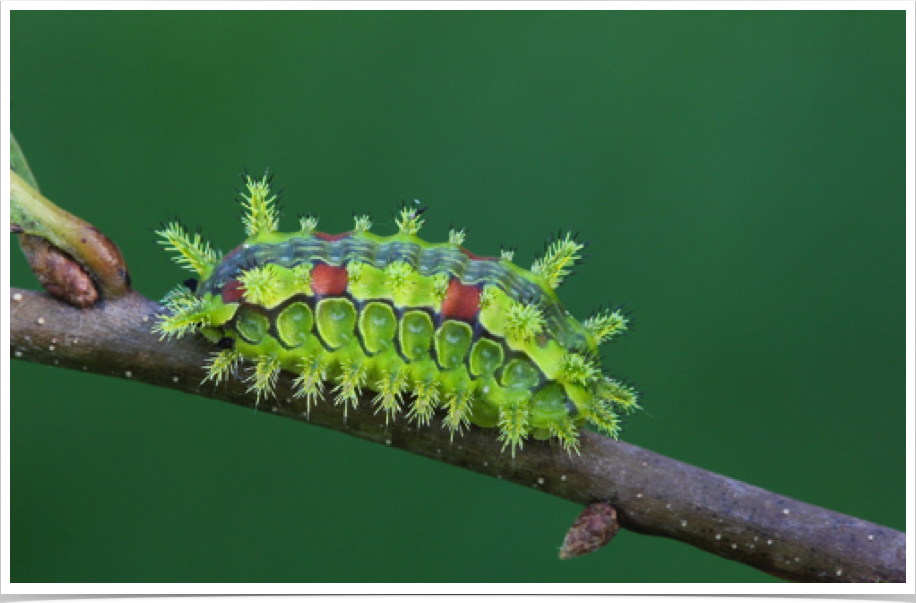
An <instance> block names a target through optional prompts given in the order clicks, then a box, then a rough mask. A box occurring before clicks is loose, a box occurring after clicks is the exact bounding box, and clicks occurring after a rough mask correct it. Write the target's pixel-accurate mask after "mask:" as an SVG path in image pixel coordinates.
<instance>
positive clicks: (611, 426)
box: [155, 176, 639, 455]
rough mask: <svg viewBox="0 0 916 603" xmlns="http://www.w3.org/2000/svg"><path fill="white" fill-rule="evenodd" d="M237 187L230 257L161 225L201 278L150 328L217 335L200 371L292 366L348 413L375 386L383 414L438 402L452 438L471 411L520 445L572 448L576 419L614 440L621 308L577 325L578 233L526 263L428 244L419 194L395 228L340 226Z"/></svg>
mask: <svg viewBox="0 0 916 603" xmlns="http://www.w3.org/2000/svg"><path fill="white" fill-rule="evenodd" d="M245 185H246V189H247V192H246V193H245V194H243V201H242V204H243V207H244V217H243V223H244V225H245V229H246V232H247V234H248V239H246V240H245V241H244V242H243V243H242V244H241V245H240V246H239V247H237V248H236V249H235V250H233V251H232V252H230V253H229V254H227V255H226V256H224V257H223V256H221V255H220V254H219V253H217V252H216V251H214V250H213V249H212V248H211V247H210V245H209V243H206V242H204V241H203V240H202V239H201V237H200V235H199V234H195V235H194V236H191V235H189V234H188V233H187V232H186V231H185V230H184V229H183V228H182V227H181V226H180V225H179V224H178V223H176V222H172V223H169V224H167V225H166V226H165V227H163V229H162V230H161V231H159V232H158V234H159V235H160V237H161V238H162V244H163V245H164V246H165V247H166V248H168V249H169V250H171V251H172V252H174V253H175V254H176V261H177V262H178V263H179V265H182V266H184V267H185V268H187V269H189V270H191V271H192V272H194V273H195V274H196V275H197V277H198V278H197V281H196V284H194V286H193V287H191V286H179V287H176V288H175V289H174V290H173V291H172V292H170V293H169V295H167V296H166V298H165V299H164V300H163V303H164V305H165V306H166V309H167V312H166V313H164V314H162V315H161V316H159V317H158V321H157V324H156V326H155V329H156V330H157V331H158V332H159V333H161V334H162V336H163V337H171V336H175V337H182V336H185V335H188V334H190V333H192V332H199V333H201V334H203V335H204V336H206V337H207V338H208V339H209V340H210V341H212V342H213V343H214V344H216V348H217V351H215V352H214V355H213V357H212V359H211V361H210V363H209V364H208V365H207V369H208V376H207V379H208V380H212V381H214V382H216V383H220V382H221V381H223V380H225V379H228V378H231V377H240V378H243V379H245V380H246V381H247V383H248V385H249V390H250V391H251V392H253V393H254V394H255V395H256V397H257V401H258V402H260V400H262V399H266V398H271V397H273V395H274V388H275V384H276V381H277V378H278V376H279V374H280V372H281V371H288V372H290V373H292V374H294V375H295V376H296V377H295V381H294V384H295V387H296V394H295V395H296V397H297V398H301V399H304V401H305V404H306V408H307V410H308V409H311V407H312V405H313V404H315V403H317V402H318V401H319V400H329V401H331V402H333V403H334V404H336V405H339V406H341V407H342V412H343V415H344V419H346V414H347V409H348V408H356V406H357V404H358V403H359V400H360V395H361V393H362V391H363V390H369V391H372V392H374V393H375V397H374V398H373V400H372V404H373V405H374V406H375V408H376V412H381V413H383V414H384V415H385V418H386V421H394V420H397V418H398V417H399V415H406V418H407V420H410V421H414V422H416V423H417V424H418V425H421V426H425V425H429V424H431V423H432V422H433V418H434V416H435V413H436V411H437V410H440V409H441V410H442V411H443V416H442V418H441V422H442V425H443V426H444V427H445V428H447V429H449V430H450V431H451V432H452V434H453V435H454V433H455V432H459V433H460V432H461V431H462V430H463V429H464V428H466V427H468V425H469V424H474V425H477V426H480V427H485V428H488V427H493V428H497V429H498V431H499V434H498V436H497V437H498V438H499V439H500V440H501V441H502V442H503V447H504V448H505V447H509V448H510V450H511V452H512V454H513V455H514V454H515V450H516V449H517V448H521V447H522V444H523V442H524V440H525V439H526V438H527V437H529V436H531V437H534V438H537V439H548V438H556V439H557V440H559V441H560V443H561V444H562V445H563V446H564V447H565V448H566V449H567V450H569V451H576V452H578V440H579V435H578V434H579V429H580V428H581V427H582V426H583V425H584V424H585V423H587V422H588V423H592V424H593V425H595V426H596V427H598V428H599V429H600V430H601V431H604V432H605V433H607V434H609V435H612V436H614V437H616V436H617V434H618V430H619V416H620V414H621V413H628V412H631V411H633V410H635V409H637V408H638V407H639V406H638V403H637V395H636V392H635V390H634V389H633V388H632V387H630V386H628V385H626V384H624V383H622V382H620V381H618V380H616V379H613V378H611V377H608V376H606V375H605V374H604V373H603V372H602V370H601V364H600V358H599V356H598V346H599V345H600V344H601V343H603V342H605V341H608V340H610V339H612V338H613V337H615V336H616V335H618V334H620V333H622V332H624V331H626V330H627V326H628V319H627V317H626V316H625V315H624V314H622V313H621V312H620V311H619V310H609V311H605V312H598V313H597V314H596V315H594V316H592V317H591V318H589V319H587V320H586V321H585V322H582V323H580V322H579V321H577V320H576V319H575V318H573V317H571V316H570V315H569V313H568V312H567V311H566V310H565V309H564V308H563V306H562V305H561V304H560V302H559V300H558V298H557V296H556V293H555V292H554V290H555V289H556V288H557V287H558V286H559V285H560V284H561V283H562V282H563V279H564V278H565V277H566V276H568V275H569V274H570V268H571V267H572V265H573V264H575V262H576V261H578V260H579V259H580V258H581V256H580V252H581V250H582V249H583V247H584V245H583V244H581V243H578V242H577V241H576V240H575V238H574V237H573V236H572V235H570V234H566V235H561V236H559V237H557V238H556V239H555V240H554V241H553V242H551V243H550V244H549V245H548V247H547V249H546V252H545V254H544V255H543V256H542V257H541V258H539V259H537V260H536V261H535V262H534V265H533V266H532V268H531V270H530V271H529V270H524V269H522V268H520V267H518V266H516V265H515V264H513V263H512V255H513V252H512V251H503V252H502V255H501V256H500V257H478V256H475V255H474V254H472V253H470V252H468V251H467V250H466V249H464V248H463V247H462V246H461V245H462V244H463V243H464V238H465V235H464V232H463V231H460V230H452V231H451V232H450V233H449V240H448V242H445V243H427V242H425V241H423V240H422V239H420V238H419V237H418V236H417V233H418V232H419V231H420V229H421V228H422V226H423V223H424V220H423V217H422V214H423V210H421V209H417V208H415V207H404V208H403V209H402V210H401V212H400V214H399V216H398V217H397V219H396V223H397V226H398V233H396V234H394V235H392V236H379V235H376V234H373V233H371V232H370V231H369V229H370V228H371V221H370V220H369V218H368V217H367V216H358V217H356V219H355V226H354V229H353V230H352V231H350V232H347V233H343V234H341V235H327V234H324V233H321V232H318V230H317V223H318V221H317V218H314V217H311V216H310V217H307V218H303V219H301V220H300V229H299V230H298V231H295V232H290V233H281V232H279V231H278V226H279V213H278V211H277V208H276V197H275V196H273V195H271V192H270V180H269V178H268V177H267V176H265V177H264V178H261V179H253V178H251V177H250V176H246V177H245ZM243 364H247V365H248V368H247V370H245V371H244V372H242V371H241V367H242V365H243Z"/></svg>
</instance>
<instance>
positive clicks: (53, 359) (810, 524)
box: [11, 289, 906, 582]
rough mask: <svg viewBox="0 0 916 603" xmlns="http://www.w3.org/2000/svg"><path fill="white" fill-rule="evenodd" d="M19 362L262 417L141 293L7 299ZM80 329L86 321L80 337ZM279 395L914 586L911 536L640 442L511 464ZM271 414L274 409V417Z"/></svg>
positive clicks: (712, 536) (285, 408)
mask: <svg viewBox="0 0 916 603" xmlns="http://www.w3.org/2000/svg"><path fill="white" fill-rule="evenodd" d="M11 295H12V299H11V322H12V329H11V330H12V335H11V353H12V354H13V356H14V357H16V358H20V359H22V360H28V361H31V362H38V363H42V364H56V365H59V366H62V367H67V368H72V369H76V370H84V371H89V372H94V373H99V374H105V375H111V376H116V377H122V378H128V379H131V380H135V381H141V382H144V383H150V384H153V385H158V386H161V387H168V388H172V389H177V390H181V391H185V392H188V393H193V394H197V395H201V396H206V397H209V398H214V399H219V400H224V401H227V402H231V403H233V404H239V405H242V406H248V407H253V406H255V399H254V396H252V395H249V394H246V392H245V385H244V384H242V383H241V382H239V381H238V380H230V382H229V383H225V384H223V385H220V386H219V387H213V386H212V385H210V384H208V385H207V386H205V387H201V386H200V382H201V380H202V379H203V377H204V375H205V371H204V370H203V368H202V367H203V364H204V361H205V359H206V358H207V357H208V356H209V355H210V353H211V352H212V351H213V350H212V346H210V345H209V344H207V343H206V342H205V341H204V340H202V339H195V338H185V339H182V340H179V341H160V340H159V339H158V338H157V337H156V336H154V335H152V334H151V333H150V327H151V326H152V321H153V318H154V316H155V314H156V313H157V312H160V311H161V308H160V307H159V305H158V304H156V303H154V302H151V301H149V300H147V299H146V298H144V297H142V296H141V295H139V294H138V293H136V292H129V293H128V294H127V295H125V296H124V297H122V298H120V299H113V300H112V299H109V300H103V301H102V302H101V303H99V304H97V305H96V306H94V307H93V308H90V309H88V310H78V309H76V308H73V307H70V306H67V305H65V304H63V303H60V302H58V301H56V300H54V299H52V298H50V297H48V296H47V295H44V294H41V293H35V292H31V291H23V290H16V289H13V290H12V292H11ZM77 325H81V326H80V327H79V330H77ZM277 393H278V399H277V401H275V402H271V403H262V404H261V409H262V410H266V411H270V412H274V413H276V414H278V415H280V416H283V417H287V418H291V419H295V420H299V421H310V422H311V423H313V424H316V425H319V426H322V427H327V428H329V429H334V430H336V431H341V432H345V433H348V434H350V435H354V436H356V437H360V438H363V439H366V440H370V441H373V442H377V443H379V444H383V445H390V446H395V447H397V448H401V449H404V450H408V451H410V452H413V453H415V454H419V455H422V456H426V457H429V458H432V459H436V460H439V461H442V462H445V463H449V464H452V465H458V466H460V467H464V468H466V469H470V470H472V471H476V472H478V473H482V474H485V475H490V476H495V477H500V478H502V479H505V480H510V481H513V482H516V483H518V484H520V485H523V486H526V487H529V488H532V489H536V490H539V491H542V492H546V493H548V494H553V495H554V496H559V497H561V498H565V499H567V500H570V501H573V502H576V503H579V504H582V505H588V504H591V503H593V502H596V501H602V500H607V501H610V503H611V504H613V506H614V507H615V508H616V510H617V512H618V519H619V521H620V525H621V526H622V527H624V528H626V529H629V530H632V531H634V532H639V533H643V534H652V535H656V536H664V537H668V538H673V539H676V540H680V541H682V542H686V543H688V544H692V545H694V546H696V547H698V548H701V549H703V550H705V551H708V552H710V553H713V554H716V555H719V556H721V557H726V558H728V559H733V560H735V561H738V562H740V563H744V564H747V565H749V566H752V567H755V568H757V569H759V570H761V571H764V572H767V573H769V574H772V575H775V576H778V577H780V578H784V579H786V580H792V581H798V582H905V581H906V569H905V565H906V543H905V534H903V533H902V532H898V531H896V530H892V529H890V528H885V527H882V526H879V525H876V524H873V523H869V522H866V521H862V520H860V519H856V518H853V517H849V516H847V515H841V514H839V513H834V512H832V511H829V510H826V509H823V508H820V507H815V506H813V505H809V504H806V503H803V502H799V501H796V500H792V499H789V498H786V497H783V496H779V495H778V494H774V493H772V492H767V491H766V490H763V489H761V488H756V487H754V486H750V485H748V484H744V483H741V482H739V481H736V480H733V479H729V478H727V477H723V476H721V475H717V474H715V473H711V472H709V471H705V470H703V469H700V468H698V467H693V466H691V465H687V464H685V463H681V462H679V461H676V460H674V459H670V458H667V457H664V456H662V455H659V454H655V453H653V452H650V451H648V450H644V449H641V448H639V447H637V446H633V445H631V444H626V443H624V442H618V441H615V440H612V439H609V438H606V437H602V436H600V435H597V434H593V433H590V432H586V433H584V434H583V438H582V442H581V452H582V454H581V456H570V455H568V454H566V453H565V452H564V451H563V450H562V448H561V447H559V446H557V445H555V444H551V443H549V442H531V443H530V444H529V443H526V445H525V448H524V450H522V451H520V452H519V453H518V454H517V456H516V458H515V459H512V458H511V457H510V456H509V454H508V453H506V454H503V453H501V451H500V444H499V442H498V441H497V440H496V438H495V437H493V434H492V433H490V432H489V431H487V430H484V429H479V428H472V429H471V430H470V431H468V432H467V433H465V435H464V436H463V438H462V439H460V440H459V439H456V442H455V444H454V445H451V444H450V441H449V432H448V431H447V430H445V429H437V428H429V429H421V430H417V429H416V428H415V426H413V425H412V424H409V423H408V422H407V421H404V420H401V421H398V422H396V423H395V424H394V425H390V426H388V427H387V429H386V427H385V421H384V419H383V418H381V417H380V415H376V414H375V413H374V412H373V409H372V408H371V404H370V399H371V398H370V397H369V396H367V397H364V398H362V400H361V403H360V405H359V408H357V409H356V410H351V411H350V412H349V414H348V419H347V423H346V424H344V423H343V421H342V419H341V410H340V408H339V407H334V406H332V405H328V404H325V405H322V404H319V405H318V406H317V407H316V408H313V409H312V410H311V413H310V416H308V415H307V414H306V412H305V408H304V406H303V405H302V404H301V403H300V402H299V401H297V400H296V399H295V398H293V397H292V396H291V393H292V389H291V379H290V378H289V377H288V376H287V375H284V376H283V377H282V378H281V379H280V382H279V384H278V388H277ZM265 407H266V408H265Z"/></svg>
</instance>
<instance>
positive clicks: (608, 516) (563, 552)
mask: <svg viewBox="0 0 916 603" xmlns="http://www.w3.org/2000/svg"><path fill="white" fill-rule="evenodd" d="M619 529H620V524H619V523H618V522H617V511H616V510H615V509H614V507H612V506H611V503H609V502H607V501H601V502H596V503H592V504H590V505H589V506H587V507H585V510H584V511H582V513H580V514H579V517H577V518H576V521H574V522H573V524H572V527H571V528H569V532H567V533H566V539H565V540H563V546H562V547H561V548H560V559H572V558H573V557H581V556H582V555H587V554H589V553H593V552H595V551H597V550H598V549H600V548H601V547H603V546H604V545H606V544H607V543H609V542H610V541H611V539H612V538H614V536H615V535H616V534H617V530H619Z"/></svg>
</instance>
